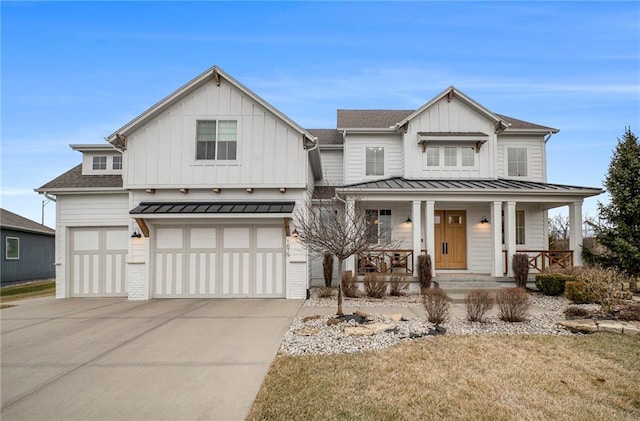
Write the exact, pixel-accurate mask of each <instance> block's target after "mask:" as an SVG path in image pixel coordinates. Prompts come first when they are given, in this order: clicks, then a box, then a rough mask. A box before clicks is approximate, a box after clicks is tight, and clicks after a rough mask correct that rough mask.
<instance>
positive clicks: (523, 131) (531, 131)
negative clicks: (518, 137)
mask: <svg viewBox="0 0 640 421" xmlns="http://www.w3.org/2000/svg"><path fill="white" fill-rule="evenodd" d="M559 131H560V129H554V128H551V127H549V128H547V129H512V128H507V129H506V130H504V131H502V132H501V133H499V135H506V134H549V133H553V134H555V133H558V132H559Z"/></svg>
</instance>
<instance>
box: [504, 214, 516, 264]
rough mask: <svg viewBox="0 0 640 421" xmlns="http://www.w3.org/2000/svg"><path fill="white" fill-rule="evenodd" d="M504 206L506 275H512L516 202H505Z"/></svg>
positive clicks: (514, 250) (514, 252) (514, 249)
mask: <svg viewBox="0 0 640 421" xmlns="http://www.w3.org/2000/svg"><path fill="white" fill-rule="evenodd" d="M505 207H506V209H505V212H504V241H505V246H506V247H507V276H513V267H511V261H512V259H513V255H514V254H516V202H507V203H506V206H505ZM503 271H504V269H503Z"/></svg>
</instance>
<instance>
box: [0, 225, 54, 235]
mask: <svg viewBox="0 0 640 421" xmlns="http://www.w3.org/2000/svg"><path fill="white" fill-rule="evenodd" d="M0 228H2V229H7V230H12V231H20V232H30V233H33V234H42V235H48V236H50V237H55V235H56V232H55V230H53V229H52V231H53V232H49V231H44V230H38V229H35V228H34V229H31V228H24V227H16V226H13V225H0Z"/></svg>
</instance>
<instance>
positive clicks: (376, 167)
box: [365, 146, 384, 175]
mask: <svg viewBox="0 0 640 421" xmlns="http://www.w3.org/2000/svg"><path fill="white" fill-rule="evenodd" d="M365 160H366V164H365V166H366V168H365V175H384V148H383V147H382V146H376V147H368V148H367V150H366V156H365Z"/></svg>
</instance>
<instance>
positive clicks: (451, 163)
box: [444, 148, 458, 167]
mask: <svg viewBox="0 0 640 421" xmlns="http://www.w3.org/2000/svg"><path fill="white" fill-rule="evenodd" d="M444 166H445V167H457V166H458V148H444Z"/></svg>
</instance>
